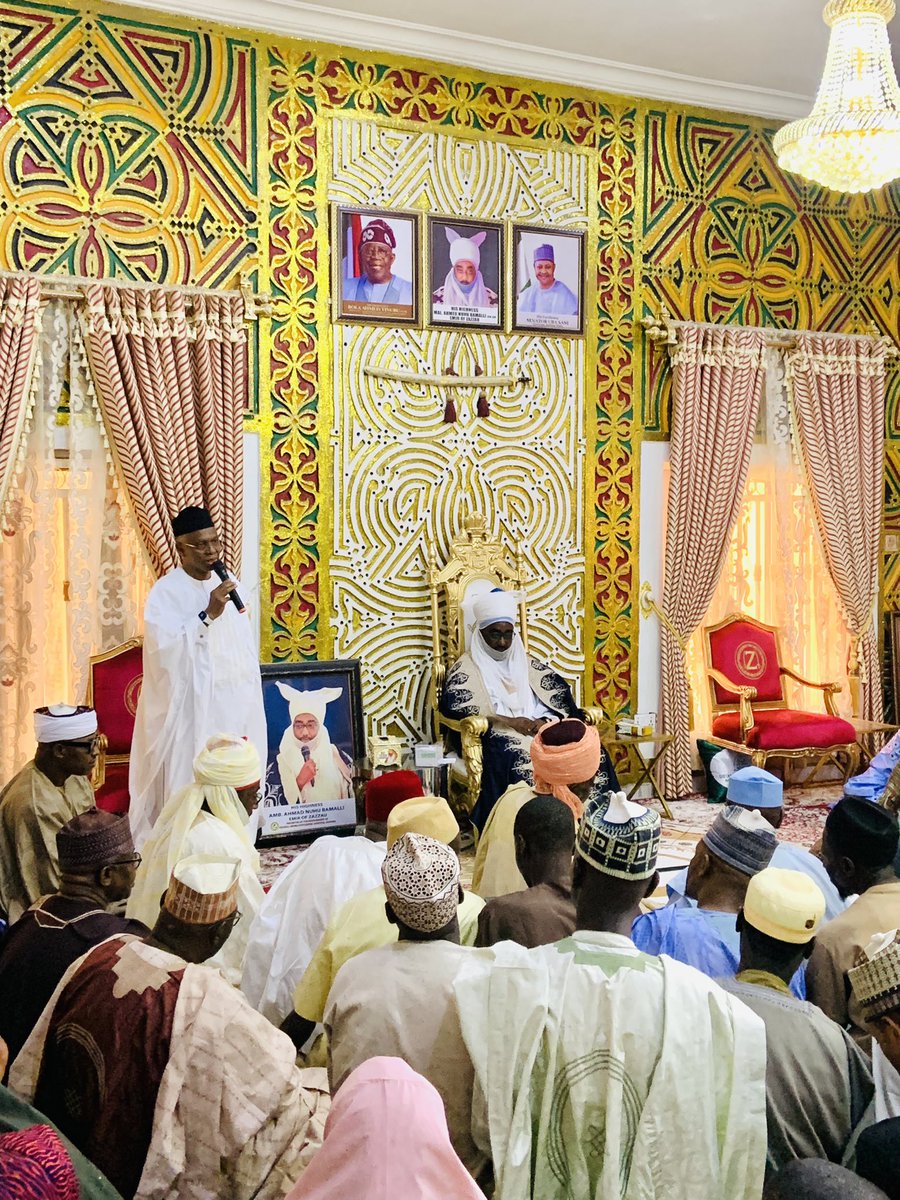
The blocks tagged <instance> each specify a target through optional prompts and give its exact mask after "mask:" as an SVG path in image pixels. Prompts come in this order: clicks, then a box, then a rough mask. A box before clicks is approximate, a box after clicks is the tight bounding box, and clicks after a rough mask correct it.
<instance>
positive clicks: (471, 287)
mask: <svg viewBox="0 0 900 1200" xmlns="http://www.w3.org/2000/svg"><path fill="white" fill-rule="evenodd" d="M444 232H445V233H446V235H447V241H448V242H449V243H450V270H449V271H448V272H447V278H446V279H445V280H444V282H443V284H442V285H441V286H440V287H439V288H438V289H437V291H436V292H435V293H434V295H433V296H432V303H433V304H434V308H435V312H436V314H437V313H438V311H439V309H440V308H441V307H446V308H475V309H487V310H490V309H496V308H497V304H498V298H497V293H496V292H495V291H494V290H493V289H492V288H489V287H488V286H487V284H486V283H485V282H484V276H483V275H482V273H481V244H482V242H483V241H484V239H485V238H486V237H487V232H486V231H485V230H483V229H482V230H479V232H478V233H473V234H472V236H471V237H463V236H462V235H461V234H460V233H458V232H457V231H456V230H455V229H451V228H450V227H449V226H448V227H447V228H446V229H445V230H444ZM494 315H495V316H496V314H494Z"/></svg>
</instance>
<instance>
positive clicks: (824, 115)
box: [774, 0, 900, 192]
mask: <svg viewBox="0 0 900 1200" xmlns="http://www.w3.org/2000/svg"><path fill="white" fill-rule="evenodd" d="M894 11H895V8H894V0H829V2H828V3H827V4H826V5H825V12H824V14H823V19H824V20H825V23H826V24H827V25H829V26H830V27H831V36H830V38H829V41H828V57H827V59H826V60H825V73H824V74H823V76H822V82H821V83H820V84H819V92H818V95H817V96H816V103H815V105H814V106H813V110H812V112H811V113H810V115H809V116H808V117H804V118H803V119H802V120H801V121H792V122H791V123H790V125H785V126H784V128H783V129H779V131H778V133H776V135H775V140H774V146H775V153H776V154H777V155H778V165H779V166H780V167H782V168H783V169H784V170H785V171H791V172H793V174H795V175H802V176H803V177H804V178H805V179H811V180H812V181H813V182H814V183H819V184H821V185H822V186H823V187H827V188H833V189H834V190H835V191H837V192H868V191H871V189H872V188H878V187H881V186H882V184H885V183H887V182H888V181H889V180H891V179H896V178H897V177H898V176H900V87H898V85H897V76H896V75H895V74H894V65H893V63H892V62H891V47H890V42H889V41H888V33H887V22H888V21H890V19H891V17H893V15H894Z"/></svg>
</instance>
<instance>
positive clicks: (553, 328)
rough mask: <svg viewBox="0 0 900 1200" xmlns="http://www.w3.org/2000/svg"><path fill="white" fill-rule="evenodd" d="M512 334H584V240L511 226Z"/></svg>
mask: <svg viewBox="0 0 900 1200" xmlns="http://www.w3.org/2000/svg"><path fill="white" fill-rule="evenodd" d="M512 276H513V290H514V292H515V298H514V300H513V321H512V324H513V329H528V330H532V331H533V330H542V331H543V332H545V333H558V334H563V335H565V334H580V333H583V332H584V234H583V233H580V232H577V231H574V230H573V231H568V230H566V231H563V230H560V229H537V228H534V227H532V226H530V225H514V226H513V272H512Z"/></svg>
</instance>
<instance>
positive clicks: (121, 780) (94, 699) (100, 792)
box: [86, 638, 144, 813]
mask: <svg viewBox="0 0 900 1200" xmlns="http://www.w3.org/2000/svg"><path fill="white" fill-rule="evenodd" d="M143 647H144V640H143V638H131V640H130V641H127V642H123V643H122V645H121V646H114V647H113V648H112V650H106V651H105V652H104V653H102V654H95V655H93V657H92V658H91V660H90V667H89V670H88V688H87V700H86V703H87V704H89V705H90V706H91V707H92V708H93V709H94V710H95V711H96V713H97V729H98V733H99V750H98V754H97V764H96V766H95V767H94V774H93V778H92V780H91V782H92V784H93V786H94V796H95V800H96V803H97V807H98V808H103V809H106V810H107V811H108V812H119V813H121V812H127V811H128V801H129V794H128V762H129V759H130V757H131V742H132V738H133V737H134V718H135V714H136V713H137V702H138V696H139V695H140V692H141V683H142V681H143V678H144V663H143Z"/></svg>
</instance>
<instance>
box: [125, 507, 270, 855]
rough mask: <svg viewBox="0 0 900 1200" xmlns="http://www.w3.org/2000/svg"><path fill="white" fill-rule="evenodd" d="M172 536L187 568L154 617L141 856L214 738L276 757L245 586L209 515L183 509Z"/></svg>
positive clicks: (141, 758) (139, 755)
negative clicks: (237, 738)
mask: <svg viewBox="0 0 900 1200" xmlns="http://www.w3.org/2000/svg"><path fill="white" fill-rule="evenodd" d="M172 530H173V532H174V534H175V547H176V549H177V551H178V557H179V559H180V560H181V562H180V565H179V566H177V567H175V568H174V570H172V571H170V572H169V573H168V575H164V576H163V577H162V579H160V580H158V581H157V583H155V584H154V586H153V588H152V589H151V591H150V595H149V596H148V597H147V604H146V607H145V609H144V682H143V686H142V688H141V695H140V700H139V701H138V706H137V715H136V717H135V726H134V741H133V743H132V747H131V762H130V767H129V775H128V786H129V791H130V793H131V804H130V808H129V817H130V820H131V829H132V833H133V836H134V842H135V846H136V847H137V848H138V849H139V848H140V847H141V845H142V844H143V843H144V841H145V840H146V838H147V835H148V834H149V833H150V830H151V829H152V828H153V824H154V822H155V820H156V818H157V817H158V816H159V814H160V812H161V811H162V808H163V805H164V804H165V802H166V800H167V799H168V798H169V797H170V796H171V795H173V794H174V793H175V792H176V791H178V790H179V789H181V788H183V787H187V785H188V784H189V783H191V781H192V780H193V762H194V758H195V757H196V755H197V754H198V753H199V752H200V751H201V750H202V749H203V747H204V746H205V745H206V742H207V740H208V739H209V738H210V737H212V736H213V734H216V733H222V732H228V733H232V734H239V735H241V736H244V737H247V738H249V740H250V741H251V742H253V744H254V745H255V746H256V748H257V750H258V751H259V755H260V760H261V761H262V762H263V763H265V761H266V757H267V755H266V718H265V712H264V711H263V699H262V682H261V679H260V673H259V647H258V646H257V641H256V636H255V632H254V629H253V625H252V623H251V621H250V617H249V614H248V613H247V611H246V609H245V608H244V606H243V603H242V601H241V598H240V594H239V593H240V590H241V588H240V583H239V582H238V581H237V580H235V579H233V578H232V577H231V576H230V575H229V574H228V572H227V570H226V569H225V567H224V565H223V564H222V562H221V553H222V545H221V542H220V541H219V537H218V535H217V533H216V530H215V526H214V525H213V521H212V517H211V516H210V515H209V513H208V512H207V510H206V509H205V508H196V507H190V508H184V509H182V510H181V512H180V513H178V515H177V516H176V517H174V518H173V520H172ZM220 580H222V581H221V582H220Z"/></svg>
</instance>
